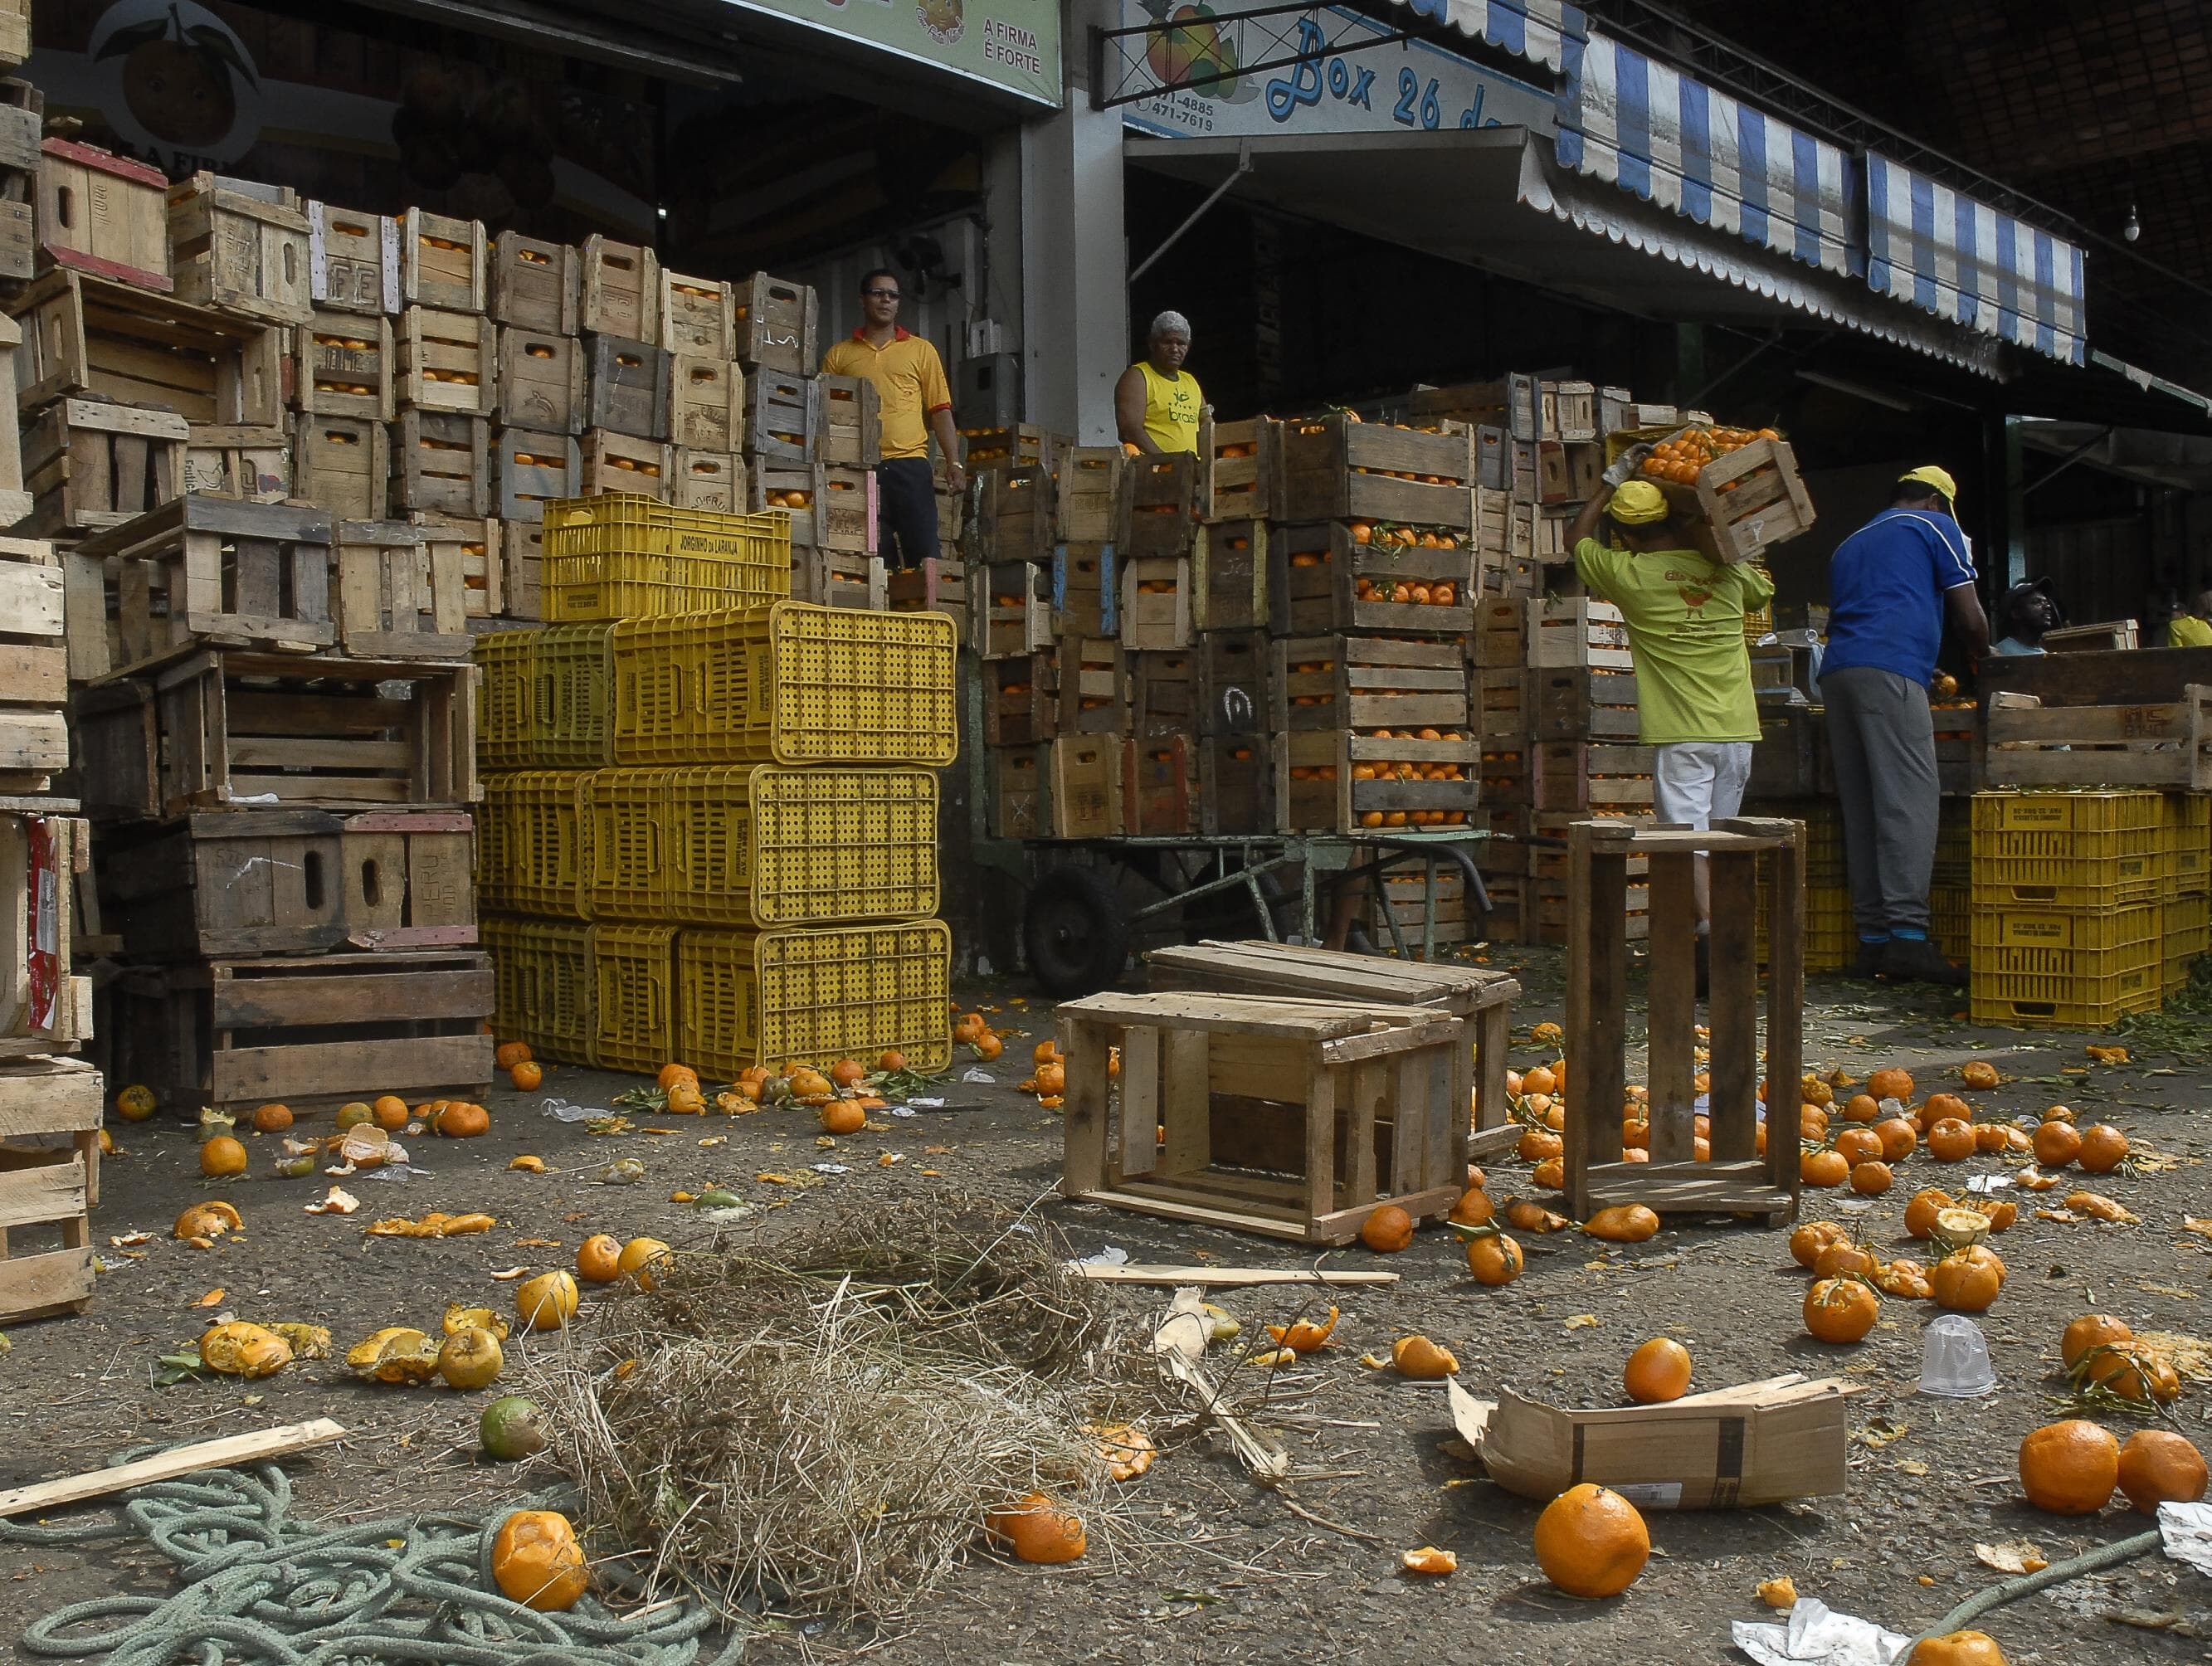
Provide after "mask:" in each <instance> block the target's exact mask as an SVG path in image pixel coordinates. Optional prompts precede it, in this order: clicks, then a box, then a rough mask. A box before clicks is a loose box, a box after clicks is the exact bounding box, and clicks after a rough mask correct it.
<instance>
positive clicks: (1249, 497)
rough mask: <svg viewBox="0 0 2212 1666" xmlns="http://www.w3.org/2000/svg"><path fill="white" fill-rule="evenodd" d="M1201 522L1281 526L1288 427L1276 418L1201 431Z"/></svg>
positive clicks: (1207, 426) (1218, 425) (1208, 424)
mask: <svg viewBox="0 0 2212 1666" xmlns="http://www.w3.org/2000/svg"><path fill="white" fill-rule="evenodd" d="M1198 454H1199V459H1200V465H1201V466H1200V472H1199V483H1198V514H1199V518H1200V520H1208V521H1214V520H1282V519H1284V514H1283V510H1282V497H1281V481H1282V476H1283V425H1282V424H1281V423H1279V422H1277V421H1276V420H1275V419H1274V418H1273V417H1251V418H1249V419H1248V420H1246V421H1244V422H1242V423H1217V422H1215V421H1214V420H1213V419H1212V417H1207V418H1206V421H1205V422H1204V423H1202V424H1201V425H1200V429H1199V436H1198Z"/></svg>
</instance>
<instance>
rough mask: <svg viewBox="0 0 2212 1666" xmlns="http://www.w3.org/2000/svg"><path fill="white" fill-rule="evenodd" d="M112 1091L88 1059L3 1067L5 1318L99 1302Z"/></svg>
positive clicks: (0, 1189) (0, 1193)
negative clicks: (95, 1214) (100, 1210)
mask: <svg viewBox="0 0 2212 1666" xmlns="http://www.w3.org/2000/svg"><path fill="white" fill-rule="evenodd" d="M103 1097H104V1093H103V1090H102V1087H101V1083H100V1072H99V1071H97V1070H95V1069H94V1068H93V1067H92V1066H91V1065H89V1064H88V1063H87V1062H85V1061H83V1060H82V1059H70V1058H40V1059H24V1060H21V1061H15V1062H13V1063H10V1064H7V1065H0V1325H15V1324H16V1323H19V1322H21V1321H24V1320H27V1319H39V1318H46V1317H48V1316H52V1315H56V1314H63V1313H81V1312H82V1311H83V1310H85V1308H86V1307H87V1306H88V1305H89V1304H90V1303H91V1300H92V1294H93V1250H92V1231H91V1225H90V1222H89V1221H88V1219H87V1214H88V1210H89V1209H90V1208H91V1207H92V1206H93V1205H94V1204H96V1203H98V1202H99V1201H100V1112H101V1100H102V1098H103ZM64 1142H65V1143H64Z"/></svg>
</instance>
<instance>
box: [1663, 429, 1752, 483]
mask: <svg viewBox="0 0 2212 1666" xmlns="http://www.w3.org/2000/svg"><path fill="white" fill-rule="evenodd" d="M1781 437H1782V436H1781V435H1779V434H1778V433H1776V432H1775V431H1774V430H1773V429H1771V428H1762V429H1747V428H1692V429H1683V430H1682V432H1681V433H1680V434H1678V435H1675V436H1674V438H1673V439H1671V440H1662V441H1660V442H1659V443H1658V444H1657V445H1656V446H1654V447H1651V454H1650V456H1649V457H1647V458H1645V459H1644V473H1645V474H1646V475H1647V476H1649V477H1650V478H1652V479H1654V480H1671V481H1673V482H1674V483H1675V484H1676V485H1678V486H1693V485H1695V484H1696V483H1697V481H1698V475H1699V471H1702V470H1703V469H1704V468H1705V465H1706V464H1708V463H1710V462H1711V461H1713V459H1716V458H1719V457H1725V456H1726V455H1728V453H1730V452H1732V451H1741V450H1742V449H1743V447H1746V446H1747V445H1749V444H1750V443H1751V442H1752V441H1754V440H1779V439H1780V438H1781Z"/></svg>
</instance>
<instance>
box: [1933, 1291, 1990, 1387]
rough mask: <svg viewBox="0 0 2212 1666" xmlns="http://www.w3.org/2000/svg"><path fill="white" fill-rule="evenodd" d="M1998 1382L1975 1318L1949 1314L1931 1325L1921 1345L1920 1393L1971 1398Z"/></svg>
mask: <svg viewBox="0 0 2212 1666" xmlns="http://www.w3.org/2000/svg"><path fill="white" fill-rule="evenodd" d="M1996 1385H1997V1374H1996V1371H1995V1370H1994V1369H1993V1368H1992V1367H1991V1366H1990V1345H1989V1343H1988V1342H1987V1341H1984V1340H1983V1336H1982V1329H1981V1327H1980V1326H1979V1325H1978V1324H1976V1323H1975V1322H1973V1321H1972V1319H1967V1318H1963V1317H1961V1316H1960V1315H1958V1314H1956V1313H1947V1314H1945V1315H1944V1316H1942V1318H1940V1319H1938V1320H1936V1322H1935V1323H1933V1324H1931V1325H1929V1327H1928V1334H1927V1335H1926V1337H1925V1339H1924V1340H1923V1343H1922V1346H1921V1353H1920V1392H1921V1393H1923V1394H1937V1395H1944V1396H1946V1397H1947V1398H1949V1399H1953V1400H1972V1399H1973V1398H1974V1397H1975V1396H1976V1395H1984V1394H1987V1393H1988V1392H1989V1391H1990V1389H1994V1388H1995V1387H1996Z"/></svg>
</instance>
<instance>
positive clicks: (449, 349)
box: [392, 307, 499, 417]
mask: <svg viewBox="0 0 2212 1666" xmlns="http://www.w3.org/2000/svg"><path fill="white" fill-rule="evenodd" d="M393 343H394V346H395V348H396V350H397V353H398V374H397V375H396V376H395V377H394V379H393V384H392V397H393V398H395V399H396V400H397V401H398V404H400V405H401V406H402V407H403V408H413V409H416V410H441V411H453V412H457V413H459V415H462V416H465V417H489V416H490V415H491V414H492V412H493V410H495V409H496V408H497V405H498V399H497V397H496V396H497V392H498V389H497V386H496V383H497V380H498V378H497V374H496V371H495V367H496V365H497V363H498V357H499V326H498V325H495V324H494V323H493V322H492V321H491V319H489V318H487V317H485V316H484V315H483V313H465V312H457V311H453V310H450V309H447V308H444V307H409V308H408V309H407V310H406V311H405V312H404V313H401V314H400V315H399V328H398V331H396V332H395V333H394V336H393Z"/></svg>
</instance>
